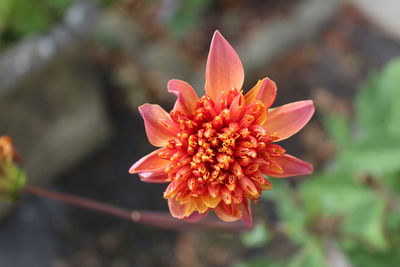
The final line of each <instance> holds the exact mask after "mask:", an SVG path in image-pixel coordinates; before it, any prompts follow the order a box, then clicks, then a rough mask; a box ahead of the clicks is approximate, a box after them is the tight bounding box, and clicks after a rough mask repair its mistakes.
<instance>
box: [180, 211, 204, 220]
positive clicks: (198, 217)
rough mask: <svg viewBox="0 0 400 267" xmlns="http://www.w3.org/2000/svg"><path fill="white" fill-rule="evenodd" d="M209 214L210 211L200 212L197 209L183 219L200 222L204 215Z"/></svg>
mask: <svg viewBox="0 0 400 267" xmlns="http://www.w3.org/2000/svg"><path fill="white" fill-rule="evenodd" d="M207 215H208V212H205V213H198V212H197V211H195V212H193V213H192V214H191V215H190V216H188V217H186V218H183V219H184V220H185V221H187V222H198V221H200V220H202V219H204V217H206V216H207Z"/></svg>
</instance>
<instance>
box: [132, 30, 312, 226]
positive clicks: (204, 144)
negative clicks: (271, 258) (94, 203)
mask: <svg viewBox="0 0 400 267" xmlns="http://www.w3.org/2000/svg"><path fill="white" fill-rule="evenodd" d="M243 80H244V72H243V66H242V63H241V61H240V59H239V57H238V55H237V53H236V52H235V50H234V49H233V48H232V47H231V45H230V44H229V43H228V42H227V41H226V40H225V39H224V37H223V36H222V35H221V34H220V33H219V32H218V31H216V32H215V33H214V36H213V38H212V41H211V47H210V52H209V54H208V59H207V66H206V84H205V92H206V94H205V95H204V96H202V97H200V98H199V97H198V96H197V94H196V92H195V90H194V89H193V88H192V87H191V86H190V85H189V84H188V83H186V82H184V81H181V80H170V81H169V82H168V86H167V87H168V91H169V92H171V93H173V94H175V95H176V96H177V100H176V103H175V105H174V107H173V109H172V111H171V112H170V113H168V112H166V111H165V110H164V109H162V108H161V107H160V106H158V105H151V104H144V105H142V106H140V107H139V112H140V114H141V116H142V117H143V119H144V123H145V128H146V133H147V137H148V139H149V141H150V143H151V144H152V145H154V146H156V147H160V148H159V149H157V150H155V151H154V152H152V153H150V154H149V155H147V156H145V157H143V158H141V159H140V160H139V161H137V162H136V163H135V164H133V166H132V167H131V168H130V170H129V172H130V173H137V174H139V176H140V178H141V180H142V181H144V182H150V183H169V185H168V186H167V188H166V190H165V192H164V198H166V199H168V206H169V209H170V212H171V214H172V216H174V217H176V218H180V219H187V220H198V219H200V218H202V217H203V216H205V215H206V214H207V213H208V211H210V210H214V212H215V213H216V214H217V216H218V217H219V218H220V219H222V220H224V221H228V222H231V221H236V220H239V219H243V221H244V222H246V223H247V224H251V220H252V219H251V218H252V216H251V209H250V201H251V200H253V201H254V202H257V201H258V200H259V198H260V195H261V193H262V191H264V190H269V189H270V188H271V184H270V182H269V181H268V179H267V178H266V177H264V175H267V176H270V177H289V176H298V175H308V174H311V173H312V171H313V167H312V165H310V164H309V163H307V162H304V161H302V160H300V159H298V158H295V157H293V156H291V155H289V154H286V151H285V150H284V149H283V148H282V147H281V146H279V145H277V144H275V142H277V141H281V140H284V139H286V138H288V137H290V136H292V135H293V134H295V133H297V132H298V131H299V130H300V129H301V128H303V126H304V125H305V124H306V123H307V122H308V121H309V120H310V118H311V117H312V115H313V113H314V106H313V102H312V101H311V100H305V101H298V102H294V103H290V104H287V105H283V106H280V107H277V108H273V109H269V108H270V107H271V105H272V103H273V102H274V100H275V96H276V91H277V88H276V85H275V83H274V82H273V81H272V80H271V79H269V78H264V79H262V80H260V81H258V83H257V84H256V85H255V86H254V87H253V88H252V89H251V90H250V91H249V92H248V93H246V94H243V91H242V90H241V89H242V85H243Z"/></svg>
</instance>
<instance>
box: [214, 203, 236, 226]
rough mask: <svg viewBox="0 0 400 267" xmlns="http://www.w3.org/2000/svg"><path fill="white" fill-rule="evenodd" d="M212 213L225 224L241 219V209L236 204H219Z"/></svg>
mask: <svg viewBox="0 0 400 267" xmlns="http://www.w3.org/2000/svg"><path fill="white" fill-rule="evenodd" d="M214 211H215V214H217V216H218V217H219V218H220V219H221V220H223V221H226V222H234V221H237V220H239V219H240V218H242V210H241V207H240V205H237V204H229V205H228V204H224V203H223V202H221V203H220V204H219V205H218V206H217V207H215V209H214Z"/></svg>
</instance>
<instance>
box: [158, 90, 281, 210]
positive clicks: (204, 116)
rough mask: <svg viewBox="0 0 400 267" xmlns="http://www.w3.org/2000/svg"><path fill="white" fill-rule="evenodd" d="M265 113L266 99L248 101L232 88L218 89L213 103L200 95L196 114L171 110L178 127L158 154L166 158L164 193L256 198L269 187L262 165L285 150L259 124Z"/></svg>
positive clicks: (185, 196)
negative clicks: (226, 89)
mask: <svg viewBox="0 0 400 267" xmlns="http://www.w3.org/2000/svg"><path fill="white" fill-rule="evenodd" d="M266 117H267V111H266V109H265V106H264V104H262V103H261V102H255V103H250V104H246V103H245V100H244V97H243V95H242V93H241V92H239V91H238V90H235V89H232V90H230V91H229V92H222V93H221V95H220V96H219V99H218V100H217V101H216V102H215V103H214V102H213V100H211V98H210V97H208V96H203V97H202V98H200V99H199V100H198V103H197V108H196V111H195V113H194V114H190V115H187V114H182V113H179V112H176V111H173V112H171V118H172V120H173V121H174V122H175V124H176V127H177V128H179V130H178V133H177V135H176V138H175V139H172V140H170V141H169V144H168V146H167V147H168V151H166V152H162V153H160V154H159V156H160V157H161V158H163V159H168V160H170V164H169V165H168V167H167V168H166V169H165V172H166V173H167V174H168V180H169V181H171V183H170V185H169V186H168V188H167V190H166V191H165V194H164V197H165V198H175V199H176V200H177V201H180V202H182V203H184V202H185V200H187V199H188V198H196V197H200V196H203V195H205V194H208V195H210V196H211V197H213V198H216V197H218V196H221V197H222V200H223V201H224V202H225V203H226V204H230V203H240V202H241V201H242V198H243V197H248V198H251V199H254V200H257V199H258V198H259V196H260V192H261V190H265V189H267V188H269V187H270V185H269V183H268V181H267V180H266V179H265V178H264V177H263V174H262V172H263V171H262V170H263V168H265V167H268V168H271V167H273V166H271V164H273V163H272V162H271V161H270V158H271V157H273V156H280V155H282V154H284V153H285V151H284V150H283V149H282V148H281V147H280V146H278V145H275V144H272V143H271V142H272V141H274V140H275V139H276V137H274V136H273V135H271V134H269V133H267V131H266V130H265V129H264V128H263V127H261V126H260V125H262V124H263V123H264V122H265V120H266Z"/></svg>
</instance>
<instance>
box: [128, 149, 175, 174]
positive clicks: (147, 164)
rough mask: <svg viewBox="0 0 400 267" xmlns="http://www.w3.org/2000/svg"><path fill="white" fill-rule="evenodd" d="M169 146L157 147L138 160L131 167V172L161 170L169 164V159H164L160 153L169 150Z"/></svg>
mask: <svg viewBox="0 0 400 267" xmlns="http://www.w3.org/2000/svg"><path fill="white" fill-rule="evenodd" d="M167 150H168V148H165V147H164V148H160V149H157V150H155V151H153V152H151V153H150V154H148V155H147V156H144V157H143V158H141V159H139V160H138V161H136V163H135V164H133V165H132V167H131V168H130V169H129V173H131V174H133V173H140V172H141V173H143V172H154V171H159V170H160V169H162V168H164V169H165V167H166V166H167V165H168V164H169V162H170V161H169V160H166V159H162V158H160V157H159V156H158V155H159V154H160V153H162V152H165V151H167Z"/></svg>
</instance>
